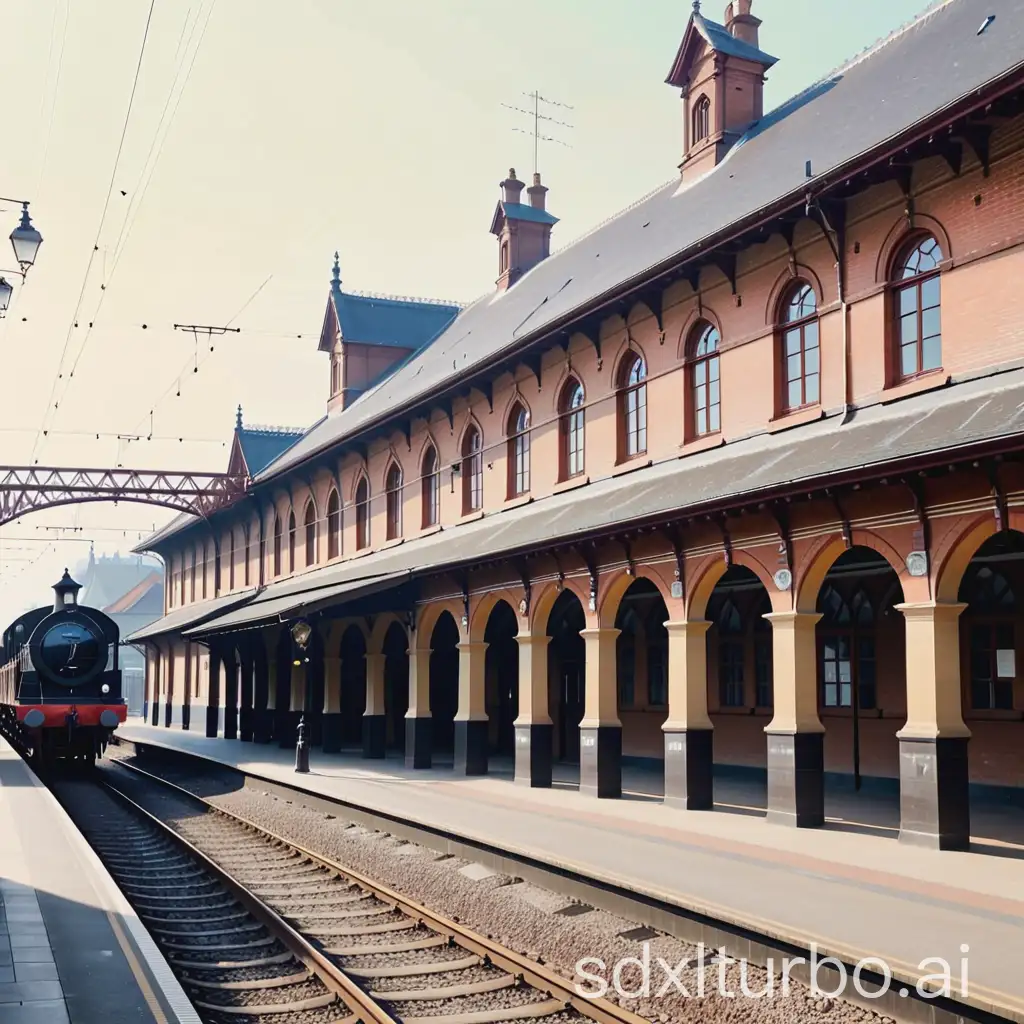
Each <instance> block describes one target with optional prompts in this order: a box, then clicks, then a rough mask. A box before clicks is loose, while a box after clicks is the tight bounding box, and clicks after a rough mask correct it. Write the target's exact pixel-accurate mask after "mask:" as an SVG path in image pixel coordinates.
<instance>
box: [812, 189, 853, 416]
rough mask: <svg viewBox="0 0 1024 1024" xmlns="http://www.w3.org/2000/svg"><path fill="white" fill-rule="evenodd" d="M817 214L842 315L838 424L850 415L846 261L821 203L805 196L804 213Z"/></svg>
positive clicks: (836, 233) (842, 247) (838, 235)
mask: <svg viewBox="0 0 1024 1024" xmlns="http://www.w3.org/2000/svg"><path fill="white" fill-rule="evenodd" d="M812 209H814V210H815V211H816V212H817V214H818V219H819V221H820V223H821V227H822V229H823V230H824V232H825V238H826V239H827V240H828V244H829V248H831V250H832V255H833V256H835V258H836V289H837V291H838V294H839V308H840V311H841V313H842V316H843V418H842V420H841V421H840V426H842V425H843V424H845V423H846V421H847V419H848V418H849V415H850V312H849V303H848V302H847V301H846V287H845V283H846V261H845V260H844V258H843V257H844V252H843V249H844V240H843V238H841V237H840V234H839V232H838V231H836V229H835V228H833V227H832V225H831V223H829V219H828V217H827V216H826V214H825V211H824V210H823V209H822V207H821V204H820V203H819V202H818V201H817V200H816V199H813V198H812V197H811V196H810V195H808V196H807V202H806V204H805V207H804V212H805V214H806V215H807V216H808V217H809V216H810V215H811V210H812Z"/></svg>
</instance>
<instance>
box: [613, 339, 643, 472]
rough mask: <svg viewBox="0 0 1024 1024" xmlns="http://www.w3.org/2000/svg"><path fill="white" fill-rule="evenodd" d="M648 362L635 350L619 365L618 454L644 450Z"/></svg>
mask: <svg viewBox="0 0 1024 1024" xmlns="http://www.w3.org/2000/svg"><path fill="white" fill-rule="evenodd" d="M646 381H647V364H646V363H645V362H644V360H643V357H642V356H641V355H640V354H639V353H637V352H630V353H627V355H626V358H625V359H623V360H622V364H621V365H620V366H619V379H618V385H619V458H620V459H631V458H632V457H633V456H634V455H640V454H641V453H642V452H645V451H647V383H646Z"/></svg>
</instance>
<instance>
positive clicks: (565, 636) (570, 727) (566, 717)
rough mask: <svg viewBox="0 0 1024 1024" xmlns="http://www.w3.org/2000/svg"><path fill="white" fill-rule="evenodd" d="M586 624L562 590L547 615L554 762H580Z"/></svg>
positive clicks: (571, 597)
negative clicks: (582, 631) (582, 632)
mask: <svg viewBox="0 0 1024 1024" xmlns="http://www.w3.org/2000/svg"><path fill="white" fill-rule="evenodd" d="M586 624H587V620H586V616H585V615H584V612H583V605H582V604H580V599H579V598H578V597H577V596H576V594H575V593H574V592H573V591H571V590H568V589H566V590H563V591H562V592H561V593H560V594H559V595H558V597H557V598H556V599H555V603H554V604H553V605H552V606H551V612H550V614H549V615H548V636H549V637H551V642H550V643H549V644H548V713H549V714H550V715H551V721H552V723H553V726H554V728H553V739H554V743H553V746H554V758H555V760H556V761H561V762H563V763H566V764H573V765H579V762H580V722H581V721H582V720H583V706H584V694H585V686H586V665H587V652H586V644H585V642H584V640H583V637H581V636H580V630H581V629H585V628H586Z"/></svg>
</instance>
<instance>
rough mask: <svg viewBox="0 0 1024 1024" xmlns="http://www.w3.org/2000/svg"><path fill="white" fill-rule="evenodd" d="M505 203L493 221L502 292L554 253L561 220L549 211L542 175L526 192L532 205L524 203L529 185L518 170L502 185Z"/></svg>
mask: <svg viewBox="0 0 1024 1024" xmlns="http://www.w3.org/2000/svg"><path fill="white" fill-rule="evenodd" d="M500 187H501V200H500V201H499V202H498V206H497V208H496V209H495V211H494V216H493V217H492V218H491V234H492V235H497V237H498V279H497V281H496V282H495V283H496V285H497V287H498V291H505V290H506V289H508V288H511V287H512V285H514V284H515V283H516V281H518V280H519V278H521V277H522V276H523V274H525V273H526V272H527V271H528V270H532V269H533V268H534V267H535V266H536V265H537V264H538V263H540V262H541V260H545V259H547V257H548V256H549V255H550V253H551V228H552V227H553V226H554V225H555V224H557V223H558V218H557V217H553V216H552V215H551V214H550V213H548V211H547V207H546V196H547V191H548V190H547V188H546V187H545V186H544V185H542V184H541V181H540V175H539V174H534V176H533V184H532V185H531V186H530V187H529V188H528V189H526V194H527V196H528V197H529V200H530V201H529V205H526V204H524V203H522V202H521V201H520V199H521V196H522V193H523V189H524V188H525V185H524V183H523V182H521V181H520V180H519V179H518V178H517V177H516V172H515V168H512V169H511V170H510V171H509V172H508V177H507V178H506V179H505V180H504V181H503V182H501V185H500Z"/></svg>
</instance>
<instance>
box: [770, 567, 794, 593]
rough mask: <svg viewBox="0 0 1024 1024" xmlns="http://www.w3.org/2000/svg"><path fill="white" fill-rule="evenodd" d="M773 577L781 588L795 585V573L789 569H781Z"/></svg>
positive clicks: (776, 584)
mask: <svg viewBox="0 0 1024 1024" xmlns="http://www.w3.org/2000/svg"><path fill="white" fill-rule="evenodd" d="M772 578H773V579H774V580H775V586H777V587H778V588H779V590H789V588H790V587H791V586H792V585H793V574H792V573H791V572H790V571H789V570H788V569H780V570H779V571H778V572H777V573H776V574H775V575H774V576H773V577H772Z"/></svg>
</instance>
